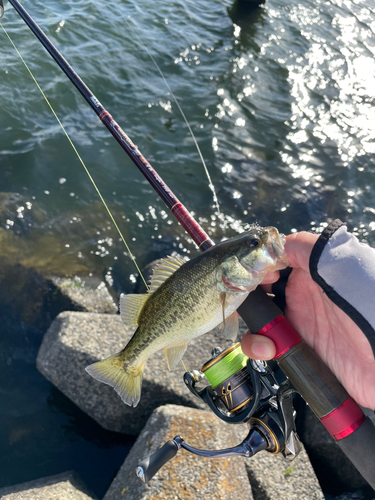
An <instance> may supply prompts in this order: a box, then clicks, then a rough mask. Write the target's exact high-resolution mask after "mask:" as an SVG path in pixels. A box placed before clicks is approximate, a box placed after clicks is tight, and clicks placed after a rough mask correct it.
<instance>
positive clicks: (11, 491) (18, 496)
mask: <svg viewBox="0 0 375 500" xmlns="http://www.w3.org/2000/svg"><path fill="white" fill-rule="evenodd" d="M0 498H1V499H2V500H92V499H93V498H94V497H92V496H89V495H88V494H87V493H85V492H84V491H82V486H81V485H80V484H79V482H77V480H76V479H75V478H74V475H73V473H71V472H64V473H63V474H58V475H56V476H49V477H45V478H43V479H37V480H36V481H30V482H27V483H23V484H18V485H16V486H9V487H7V488H2V489H0Z"/></svg>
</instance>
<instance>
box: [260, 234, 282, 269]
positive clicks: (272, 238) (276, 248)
mask: <svg viewBox="0 0 375 500" xmlns="http://www.w3.org/2000/svg"><path fill="white" fill-rule="evenodd" d="M264 231H265V232H266V234H265V236H263V243H264V246H265V247H266V249H267V252H268V254H269V256H270V257H271V258H272V259H273V260H274V262H275V264H276V263H277V262H278V261H282V262H287V259H286V252H285V248H284V245H285V236H284V235H283V234H280V233H279V231H278V230H277V229H276V228H275V227H272V226H269V227H266V228H264Z"/></svg>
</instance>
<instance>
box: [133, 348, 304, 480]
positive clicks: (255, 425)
mask: <svg viewBox="0 0 375 500" xmlns="http://www.w3.org/2000/svg"><path fill="white" fill-rule="evenodd" d="M204 379H205V380H207V381H208V382H209V384H208V385H205V386H203V387H199V385H202V384H201V383H202V382H203V380H204ZM184 382H185V385H186V386H187V388H188V389H189V390H190V392H191V393H192V394H194V396H196V397H197V398H199V399H200V400H202V401H204V402H205V403H206V404H207V406H208V407H209V408H210V409H211V410H212V411H213V413H215V415H216V416H217V417H219V418H220V419H221V420H223V421H224V422H227V423H231V424H242V423H247V424H248V427H249V433H248V435H247V436H246V438H245V439H244V440H243V442H242V443H240V444H239V445H238V446H235V447H234V448H227V449H223V450H200V449H197V448H193V447H192V446H189V445H188V444H187V443H185V441H184V440H183V438H182V437H181V436H176V437H175V438H174V439H173V440H170V441H168V442H167V443H165V445H164V446H162V447H161V448H160V449H159V450H158V451H157V452H156V453H154V454H153V455H151V456H149V457H147V458H144V459H143V460H141V461H140V462H139V464H138V467H137V468H136V474H137V476H138V477H139V478H140V479H142V481H144V482H145V483H147V482H148V481H149V480H150V479H151V478H152V477H153V476H154V475H155V474H156V473H157V472H158V471H159V469H160V468H161V467H162V466H163V465H164V464H165V463H166V462H168V461H169V460H171V459H172V458H173V457H174V456H175V455H176V453H177V452H178V450H179V449H180V448H184V449H185V450H187V451H189V452H190V453H193V454H195V455H199V456H202V457H209V458H218V457H227V456H244V457H247V458H250V457H252V456H253V455H255V454H256V453H258V452H259V451H261V450H266V451H268V452H269V453H272V454H274V455H276V454H281V455H282V456H284V458H286V459H287V460H293V459H294V458H295V457H296V456H297V455H298V453H299V451H300V449H301V446H300V441H299V439H298V436H297V433H296V429H295V421H294V418H295V412H294V409H293V405H292V394H293V392H294V390H293V389H292V387H291V386H290V384H289V381H288V380H285V381H284V382H282V383H281V384H279V383H278V382H277V381H276V378H275V375H274V373H273V372H272V370H271V368H270V367H269V366H268V365H267V363H265V362H264V361H257V360H253V359H249V358H247V357H246V356H245V355H244V354H243V353H242V350H241V346H240V344H239V343H235V344H233V345H232V346H230V347H229V348H227V349H225V350H224V351H222V350H221V349H220V348H219V347H215V349H213V351H212V358H211V359H210V360H209V361H208V362H207V363H205V364H204V365H203V366H202V368H201V369H200V370H192V371H190V372H186V373H185V374H184Z"/></svg>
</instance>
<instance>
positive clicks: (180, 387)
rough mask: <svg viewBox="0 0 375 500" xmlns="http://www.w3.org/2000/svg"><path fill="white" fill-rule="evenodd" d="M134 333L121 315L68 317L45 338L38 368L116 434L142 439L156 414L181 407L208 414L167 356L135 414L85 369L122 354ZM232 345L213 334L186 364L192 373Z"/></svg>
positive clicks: (150, 375) (197, 344) (149, 367)
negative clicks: (217, 347) (166, 407)
mask: <svg viewBox="0 0 375 500" xmlns="http://www.w3.org/2000/svg"><path fill="white" fill-rule="evenodd" d="M133 331H134V329H133V328H128V327H125V326H124V325H123V324H122V322H121V319H120V316H118V315H108V314H94V313H82V312H68V311H65V312H63V313H61V314H59V316H57V318H56V319H55V320H54V322H53V323H52V325H51V326H50V328H49V330H48V332H47V333H46V334H45V336H44V339H43V342H42V345H41V348H40V350H39V353H38V358H37V367H38V369H39V371H40V372H41V373H42V374H43V375H44V376H45V377H46V378H47V379H48V380H49V381H50V382H52V383H53V384H54V385H55V386H56V387H57V388H58V389H59V390H60V391H61V392H63V393H64V394H65V395H66V396H67V397H68V398H70V399H71V400H72V401H73V402H74V403H75V404H76V405H77V406H79V407H80V408H81V409H82V410H83V411H85V412H86V413H87V414H88V415H90V416H91V417H92V418H93V419H94V420H96V421H97V422H98V423H99V424H100V425H101V426H102V427H104V428H105V429H108V430H111V431H117V432H123V433H126V434H135V435H138V434H139V433H140V431H141V430H142V428H143V426H144V425H145V423H146V421H147V419H148V417H149V416H150V415H151V412H152V410H153V409H154V408H156V407H158V406H160V405H163V404H169V403H174V404H180V405H186V406H190V407H199V408H203V407H204V405H203V403H202V402H200V400H199V399H197V398H195V397H194V396H193V395H192V394H190V392H189V391H188V390H187V389H186V387H185V385H184V383H183V380H182V376H183V373H184V369H183V367H182V365H181V364H180V365H179V366H178V367H177V368H176V369H174V370H173V371H171V372H169V371H168V369H167V364H166V361H165V359H164V352H163V351H162V352H158V353H156V354H155V355H153V356H152V357H151V358H150V359H149V360H148V362H147V364H146V367H145V371H144V379H143V384H142V397H141V401H140V403H139V404H138V406H137V407H136V408H130V407H129V406H127V405H125V404H124V403H123V402H122V401H121V399H120V397H119V396H118V395H117V394H116V392H115V391H114V390H113V389H112V388H111V387H109V386H107V385H105V384H102V383H101V382H98V381H97V380H95V379H93V378H92V377H91V376H90V375H88V373H87V372H86V371H85V367H86V366H88V365H89V364H91V363H94V362H95V361H99V360H102V359H104V358H107V357H108V356H110V355H112V354H114V353H116V352H118V351H120V350H121V349H122V348H123V347H124V346H125V344H126V343H127V342H128V340H129V339H130V337H131V335H132V333H133ZM218 344H219V345H220V344H221V345H222V346H225V345H227V344H228V341H227V340H225V339H224V337H220V336H219V334H217V333H209V334H206V335H203V336H202V337H199V338H198V339H196V340H194V341H192V342H191V343H190V345H189V347H188V349H187V352H186V354H185V356H184V358H183V360H184V363H185V365H186V368H187V369H188V370H191V369H194V368H200V367H201V366H202V364H203V363H204V362H206V361H207V360H208V359H210V357H211V350H212V347H213V346H215V345H218Z"/></svg>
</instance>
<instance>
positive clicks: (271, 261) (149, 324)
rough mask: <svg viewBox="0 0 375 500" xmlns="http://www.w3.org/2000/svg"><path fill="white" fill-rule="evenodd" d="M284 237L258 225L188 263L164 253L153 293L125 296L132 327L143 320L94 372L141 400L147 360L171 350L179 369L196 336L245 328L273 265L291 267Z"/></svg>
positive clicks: (129, 399)
mask: <svg viewBox="0 0 375 500" xmlns="http://www.w3.org/2000/svg"><path fill="white" fill-rule="evenodd" d="M287 265H288V262H287V258H286V253H285V250H284V237H283V236H280V234H279V233H278V231H277V229H276V228H274V227H266V228H261V227H259V226H254V227H252V229H251V230H250V231H247V232H245V233H242V234H240V235H239V236H236V237H234V238H231V239H228V240H226V241H223V242H222V243H219V244H218V245H216V246H214V247H212V248H210V249H209V250H206V251H205V252H203V253H201V254H199V255H198V256H197V257H195V258H194V259H192V260H190V261H188V262H185V263H184V262H183V261H182V260H180V259H179V258H176V257H168V258H167V259H164V260H163V262H162V264H161V265H159V266H158V267H157V268H156V269H155V270H154V274H153V276H152V279H151V286H150V290H149V292H148V293H146V294H139V295H136V294H130V295H124V296H122V297H121V299H120V312H121V318H122V320H123V322H124V324H125V325H127V326H131V325H138V328H137V330H136V331H135V333H134V335H133V337H132V338H131V339H130V341H129V343H128V344H127V345H126V347H125V348H124V349H123V350H122V351H120V352H119V353H117V354H115V355H113V356H111V357H109V358H107V359H105V360H104V361H100V362H98V363H94V364H92V365H90V366H88V367H87V368H86V371H87V372H88V373H89V374H90V375H92V376H93V377H94V378H95V379H97V380H99V381H101V382H104V383H105V384H108V385H110V386H112V387H113V388H114V389H115V391H116V392H117V393H118V394H119V395H120V397H121V399H122V400H123V401H124V403H126V404H128V405H129V406H134V407H135V406H136V405H137V404H138V402H139V400H140V396H141V384H142V374H143V368H144V366H145V363H146V361H147V359H148V358H149V357H150V356H152V355H153V354H154V353H155V352H157V351H159V350H160V349H164V352H165V355H166V358H167V364H168V368H169V369H172V368H174V367H175V366H176V365H177V364H178V363H179V361H180V360H181V358H182V356H183V354H184V353H185V351H186V348H187V345H188V342H189V341H190V340H191V339H193V338H195V337H198V336H200V335H203V334H204V333H207V332H209V331H211V330H212V329H214V328H215V327H217V326H218V325H219V324H220V323H222V322H223V323H224V329H225V330H226V333H227V336H229V337H230V338H232V340H234V338H235V337H236V335H237V332H238V316H237V312H236V309H237V308H238V307H239V306H240V305H241V304H242V302H243V301H244V300H245V299H246V297H247V295H248V294H249V292H251V291H252V290H254V289H255V288H256V287H257V285H258V284H259V283H260V282H261V281H262V280H263V278H264V276H265V275H266V273H267V272H268V271H275V270H279V269H284V268H285V267H287Z"/></svg>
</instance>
